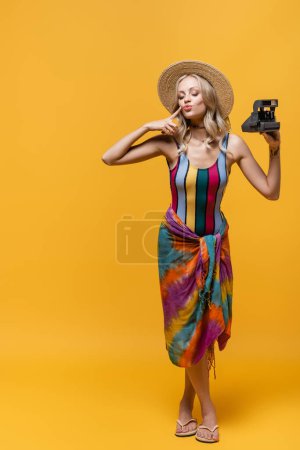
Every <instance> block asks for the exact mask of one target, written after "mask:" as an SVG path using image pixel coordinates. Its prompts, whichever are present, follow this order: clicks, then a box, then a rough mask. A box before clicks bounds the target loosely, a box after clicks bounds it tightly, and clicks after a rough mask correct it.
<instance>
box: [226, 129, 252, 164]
mask: <svg viewBox="0 0 300 450" xmlns="http://www.w3.org/2000/svg"><path fill="white" fill-rule="evenodd" d="M227 149H228V153H229V154H230V156H231V159H232V163H235V162H239V161H240V159H241V158H243V157H244V156H245V155H246V154H247V152H249V150H250V149H249V147H248V145H247V143H246V142H245V141H244V139H243V138H242V137H241V136H239V135H238V134H233V133H229V139H228V145H227Z"/></svg>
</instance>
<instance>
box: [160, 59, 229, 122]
mask: <svg viewBox="0 0 300 450" xmlns="http://www.w3.org/2000/svg"><path fill="white" fill-rule="evenodd" d="M190 73H195V74H197V75H200V76H201V77H203V78H205V79H206V80H207V81H208V82H209V83H210V84H211V85H212V86H213V87H214V89H215V92H216V96H217V99H218V106H219V110H220V113H221V115H222V117H223V118H226V117H227V116H229V113H230V111H231V110H232V107H233V103H234V94H233V89H232V86H231V84H230V82H229V80H228V79H227V78H226V76H225V75H224V74H223V73H222V72H221V71H220V70H218V69H217V68H216V67H214V66H212V65H211V64H208V63H205V62H202V61H197V60H192V59H187V60H183V61H178V62H176V63H173V64H170V65H169V66H168V67H167V68H166V69H165V70H164V71H163V72H162V73H161V75H160V77H159V79H158V83H157V90H158V95H159V98H160V100H161V102H162V104H163V105H164V106H165V107H166V108H167V110H168V111H169V112H170V113H173V111H174V108H175V107H176V99H175V98H174V96H175V88H176V82H177V80H178V78H179V77H181V76H182V75H185V74H190Z"/></svg>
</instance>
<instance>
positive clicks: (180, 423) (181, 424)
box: [176, 419, 197, 427]
mask: <svg viewBox="0 0 300 450" xmlns="http://www.w3.org/2000/svg"><path fill="white" fill-rule="evenodd" d="M176 422H177V423H178V424H179V425H180V426H181V427H184V426H185V425H187V424H188V423H190V422H196V423H197V420H196V419H190V420H188V421H187V422H186V423H182V422H181V421H180V420H179V419H177V421H176Z"/></svg>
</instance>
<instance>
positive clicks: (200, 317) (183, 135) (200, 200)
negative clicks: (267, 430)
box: [102, 60, 280, 442]
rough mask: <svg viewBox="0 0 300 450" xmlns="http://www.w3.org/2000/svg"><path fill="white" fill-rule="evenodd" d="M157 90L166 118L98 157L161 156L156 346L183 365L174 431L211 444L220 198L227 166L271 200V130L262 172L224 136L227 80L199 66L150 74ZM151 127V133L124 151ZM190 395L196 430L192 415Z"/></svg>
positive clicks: (218, 334)
mask: <svg viewBox="0 0 300 450" xmlns="http://www.w3.org/2000/svg"><path fill="white" fill-rule="evenodd" d="M158 94H159V97H160V100H161V101H162V103H163V105H164V106H165V107H166V108H167V110H168V111H169V112H170V113H171V115H170V116H168V117H167V118H166V119H163V120H156V121H152V122H148V123H145V124H144V125H142V126H141V127H139V128H138V129H137V130H135V131H133V132H132V133H130V134H128V135H127V136H125V137H123V138H122V139H121V140H119V141H118V142H116V143H115V144H114V145H113V146H112V147H111V148H110V149H109V150H107V151H106V152H105V153H104V154H103V156H102V160H103V162H104V163H105V164H108V165H122V164H133V163H138V162H142V161H145V160H147V159H150V158H154V157H157V156H164V158H165V160H166V163H167V165H168V170H169V177H170V187H171V203H170V206H169V208H168V210H167V211H166V214H165V216H164V220H163V221H162V223H161V225H160V229H159V235H158V269H159V283H160V289H161V297H162V305H163V313H164V332H165V341H166V349H167V351H168V355H169V358H170V360H171V362H172V363H173V364H174V365H176V366H178V367H184V368H185V374H184V382H185V384H184V392H183V395H182V398H181V401H180V405H179V417H178V419H177V426H176V431H175V434H176V436H192V435H195V437H196V439H197V440H199V441H202V442H217V441H218V440H219V432H218V428H219V426H218V424H217V415H216V408H215V406H214V404H213V402H212V399H211V396H210V391H209V371H210V368H211V367H213V368H214V375H215V377H216V374H215V352H214V345H215V343H216V342H217V343H218V347H219V350H223V349H224V348H225V346H226V343H227V341H228V339H229V338H230V332H231V322H232V293H233V272H232V266H231V259H230V245H229V234H228V229H229V224H228V222H227V219H226V217H225V215H224V213H223V211H222V209H221V201H222V198H223V196H224V192H225V189H226V186H227V183H228V181H229V176H230V173H231V167H232V165H233V164H235V163H236V164H237V165H238V167H239V168H240V169H241V171H242V173H243V174H244V176H245V177H246V178H247V180H248V181H249V182H250V183H251V185H252V186H253V187H254V188H255V189H256V190H257V191H258V192H259V193H260V194H262V195H263V196H264V197H265V198H266V199H268V200H277V199H278V198H279V194H280V133H279V131H275V132H271V133H262V134H263V136H264V138H265V140H266V142H267V143H268V146H269V155H270V159H269V169H268V174H265V173H264V171H263V170H262V168H261V167H260V165H259V164H258V163H257V161H256V160H255V159H254V157H253V155H252V153H251V151H250V149H249V147H248V145H247V144H246V142H245V141H244V140H243V139H242V138H241V137H240V136H238V135H236V134H233V133H229V130H230V128H231V126H230V120H229V113H230V111H231V109H232V106H233V100H234V96H233V91H232V87H231V85H230V83H229V81H228V79H227V78H226V77H225V75H224V74H223V73H222V72H220V71H219V70H218V69H216V68H215V67H213V66H212V65H210V64H207V63H205V62H202V61H194V60H185V61H179V62H176V63H173V64H171V65H170V66H168V67H167V68H166V69H165V70H164V71H163V72H162V74H161V75H160V77H159V81H158ZM174 119H177V121H178V123H177V124H176V123H175V122H174ZM154 130H155V131H156V130H157V131H160V134H159V135H157V136H154V137H151V138H149V139H147V140H145V141H144V142H142V143H141V144H138V145H134V142H135V141H136V140H137V139H139V138H140V137H141V136H143V135H145V134H146V133H147V132H148V131H154ZM195 396H197V398H198V400H199V402H200V407H201V415H202V422H201V424H200V425H199V424H198V423H197V420H196V419H195V418H194V417H193V416H192V410H193V405H194V399H195Z"/></svg>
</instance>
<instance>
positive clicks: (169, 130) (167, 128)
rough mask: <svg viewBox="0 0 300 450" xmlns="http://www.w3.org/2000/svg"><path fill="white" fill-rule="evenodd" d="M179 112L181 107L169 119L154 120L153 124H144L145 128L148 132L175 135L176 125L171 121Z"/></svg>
mask: <svg viewBox="0 0 300 450" xmlns="http://www.w3.org/2000/svg"><path fill="white" fill-rule="evenodd" d="M180 110H181V106H179V108H178V109H177V110H176V111H175V112H174V113H173V114H172V115H171V116H169V117H167V118H166V119H163V120H154V121H153V122H148V123H146V124H145V126H146V127H147V128H148V130H149V131H154V130H159V131H161V133H162V134H171V135H173V134H176V132H177V129H178V127H177V125H176V123H174V122H173V121H172V119H174V117H176V116H177V114H179V111H180Z"/></svg>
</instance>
